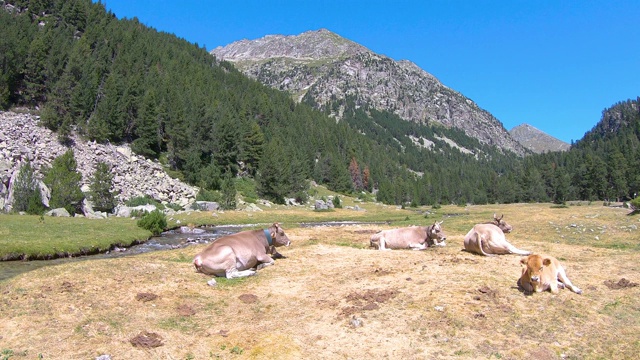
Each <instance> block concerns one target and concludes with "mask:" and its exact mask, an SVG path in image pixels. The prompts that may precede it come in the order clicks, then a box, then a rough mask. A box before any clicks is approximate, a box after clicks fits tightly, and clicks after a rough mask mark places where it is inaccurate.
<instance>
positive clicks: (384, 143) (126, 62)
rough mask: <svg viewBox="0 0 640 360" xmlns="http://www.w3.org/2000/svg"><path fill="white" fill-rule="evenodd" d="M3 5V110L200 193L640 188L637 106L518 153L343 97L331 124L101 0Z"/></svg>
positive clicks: (445, 196)
mask: <svg viewBox="0 0 640 360" xmlns="http://www.w3.org/2000/svg"><path fill="white" fill-rule="evenodd" d="M0 5H2V6H3V8H4V10H0V32H1V33H2V34H3V36H2V37H1V38H0V69H1V73H0V109H4V110H7V109H11V108H13V107H27V108H29V109H31V110H32V111H34V112H37V113H38V114H39V115H40V116H41V123H42V125H44V126H46V127H48V128H50V129H52V130H54V131H56V132H57V133H58V135H59V138H60V141H61V142H68V141H71V138H72V137H71V134H73V133H75V134H77V135H79V136H82V137H84V138H86V139H90V140H95V141H98V142H111V143H129V144H130V145H131V147H132V149H133V150H134V151H135V152H136V153H138V154H141V155H144V156H146V157H148V158H152V159H159V160H160V161H161V162H163V163H165V164H166V165H167V166H168V167H169V168H170V169H171V170H173V171H175V173H176V174H180V176H182V177H183V178H184V180H186V181H187V182H190V183H192V184H195V185H198V186H200V187H202V188H203V189H206V190H220V189H221V186H222V184H223V182H224V181H223V180H224V179H228V178H229V177H230V176H231V177H244V178H248V179H255V183H256V184H257V190H258V192H259V194H260V195H261V196H264V197H266V198H269V199H272V200H274V201H277V202H282V201H283V200H284V198H285V197H296V198H299V199H304V198H306V195H305V194H306V190H307V185H306V184H307V180H311V179H312V180H315V181H316V182H317V183H320V184H326V185H327V186H328V187H329V188H330V189H333V190H335V191H338V192H342V193H360V192H361V191H365V192H372V191H374V189H375V190H377V191H378V192H377V198H378V200H380V201H383V202H385V203H392V204H405V203H413V204H415V205H429V204H438V203H459V204H462V203H478V204H482V203H487V202H500V203H510V202H523V201H532V202H535V201H555V202H559V203H561V202H564V201H566V200H570V199H587V200H605V199H615V198H628V197H630V196H632V194H633V193H634V192H636V191H637V189H638V186H639V185H640V184H639V183H640V175H639V173H638V169H639V168H640V166H639V165H640V164H638V159H640V156H639V155H640V153H639V151H640V148H639V146H638V143H639V140H638V139H639V136H640V133H639V132H640V131H639V129H640V125H639V124H640V115H639V112H638V100H634V101H627V102H624V103H620V104H617V105H615V106H614V107H613V108H612V109H610V110H608V111H606V112H604V114H605V115H604V116H603V121H602V122H601V123H600V124H599V125H598V126H597V127H596V128H594V130H592V131H591V132H590V133H588V134H587V136H585V138H584V139H583V140H581V141H579V142H578V143H576V144H574V146H573V147H572V150H571V151H569V152H567V153H551V154H543V155H531V156H527V157H525V158H519V157H517V156H516V155H514V154H512V153H504V152H502V151H500V150H498V149H496V148H494V147H491V146H487V145H484V144H481V143H479V142H478V141H477V140H475V139H471V138H469V137H467V136H466V135H465V134H464V133H463V132H462V131H459V130H456V129H446V128H443V127H440V126H435V125H432V126H425V125H418V124H413V123H409V122H405V121H403V120H401V119H400V118H398V117H397V116H395V115H393V114H390V113H386V112H379V111H375V110H373V109H367V108H363V107H356V106H355V105H354V104H353V103H352V102H351V101H350V100H349V99H347V100H346V104H345V105H346V109H347V110H346V111H345V117H344V119H343V120H341V121H336V120H335V119H333V118H330V117H329V116H327V114H328V113H329V111H330V109H329V108H328V109H325V111H318V110H314V109H313V106H314V105H315V104H312V103H309V100H306V101H303V102H302V103H299V104H298V103H295V102H294V101H293V100H292V99H291V98H290V97H289V96H288V95H287V94H285V93H282V92H279V91H276V90H273V89H270V88H267V87H265V86H263V85H261V84H259V83H257V82H256V81H253V80H251V79H249V78H247V77H245V76H244V75H242V74H241V73H239V72H238V71H236V70H235V69H234V68H233V66H232V65H231V64H229V63H226V62H219V61H217V60H216V59H215V58H214V57H212V56H211V55H210V54H209V53H208V52H207V51H206V49H204V48H201V47H199V46H198V44H191V43H189V42H187V41H186V40H184V39H179V38H177V37H175V36H174V35H172V34H167V33H162V32H158V31H156V30H155V29H152V28H148V27H146V26H144V25H142V24H141V23H140V22H139V21H138V20H137V19H136V18H134V19H122V20H118V19H117V18H116V16H115V14H113V13H111V12H108V11H106V10H105V7H104V5H103V4H101V3H99V2H98V3H93V2H91V1H90V0H64V1H63V0H15V1H0ZM330 106H331V105H330ZM614 113H615V115H607V114H614ZM412 138H413V139H420V141H422V139H426V140H428V141H429V142H431V143H433V146H432V147H431V148H430V149H429V148H425V147H424V146H420V145H418V144H416V142H415V141H413V140H411V139H412ZM447 140H452V141H454V142H455V143H456V144H458V145H459V146H461V147H462V148H464V149H468V150H470V152H463V151H460V149H458V148H455V147H452V146H451V145H450V144H449V143H448V142H447Z"/></svg>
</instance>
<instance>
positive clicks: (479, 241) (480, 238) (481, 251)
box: [477, 234, 493, 256]
mask: <svg viewBox="0 0 640 360" xmlns="http://www.w3.org/2000/svg"><path fill="white" fill-rule="evenodd" d="M477 236H478V247H479V248H480V253H481V254H482V255H484V256H493V254H487V253H486V252H485V251H484V246H482V242H483V241H484V236H482V235H481V234H477Z"/></svg>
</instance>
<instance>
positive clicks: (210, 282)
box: [207, 279, 218, 286]
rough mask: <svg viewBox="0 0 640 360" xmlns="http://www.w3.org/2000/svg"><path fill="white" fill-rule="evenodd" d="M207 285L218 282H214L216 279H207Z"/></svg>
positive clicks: (213, 284)
mask: <svg viewBox="0 0 640 360" xmlns="http://www.w3.org/2000/svg"><path fill="white" fill-rule="evenodd" d="M207 285H209V286H216V285H218V283H217V282H216V279H211V280H209V281H207Z"/></svg>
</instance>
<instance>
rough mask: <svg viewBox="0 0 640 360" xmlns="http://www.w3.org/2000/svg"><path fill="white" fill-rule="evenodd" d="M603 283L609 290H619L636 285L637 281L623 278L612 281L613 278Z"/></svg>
mask: <svg viewBox="0 0 640 360" xmlns="http://www.w3.org/2000/svg"><path fill="white" fill-rule="evenodd" d="M604 284H605V285H606V286H607V287H608V288H609V289H611V290H619V289H625V288H630V287H636V286H638V283H635V282H631V281H629V280H627V279H625V278H622V279H620V280H618V282H614V281H613V280H606V281H605V282H604Z"/></svg>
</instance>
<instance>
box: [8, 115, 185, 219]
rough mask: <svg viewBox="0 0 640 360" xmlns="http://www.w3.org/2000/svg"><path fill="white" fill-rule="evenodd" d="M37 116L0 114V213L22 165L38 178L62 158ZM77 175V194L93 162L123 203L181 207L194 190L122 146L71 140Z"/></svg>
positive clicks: (86, 182) (85, 186)
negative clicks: (148, 201) (138, 200)
mask: <svg viewBox="0 0 640 360" xmlns="http://www.w3.org/2000/svg"><path fill="white" fill-rule="evenodd" d="M37 123H38V117H36V116H32V115H28V114H19V113H14V112H0V129H2V131H1V132H0V211H1V210H5V211H7V210H10V209H11V199H10V196H9V194H10V187H11V184H12V181H13V180H14V179H15V176H16V174H17V172H18V170H19V169H20V166H22V164H23V163H24V162H25V161H27V160H29V161H30V162H31V165H32V166H33V167H34V169H35V171H36V176H37V177H38V178H41V177H42V173H41V170H42V169H43V167H48V166H50V165H51V163H52V162H53V160H54V159H55V158H56V157H58V156H60V155H62V154H64V153H65V152H66V151H67V149H68V148H67V147H66V146H63V145H61V144H60V143H59V142H58V140H57V136H56V134H55V133H53V132H52V131H51V130H49V129H46V128H43V127H40V126H38V125H37ZM71 148H72V149H73V152H74V156H75V159H76V162H77V164H78V168H77V170H78V172H80V173H81V174H82V184H81V185H82V189H83V192H87V191H88V190H89V188H88V186H89V183H90V180H91V177H92V176H93V173H94V171H95V165H96V163H97V162H98V161H102V162H105V163H107V164H108V165H109V166H110V167H111V172H112V173H113V175H114V178H113V189H112V190H113V191H115V192H116V193H117V194H118V195H117V196H116V199H117V200H118V201H119V202H120V203H123V202H124V201H126V200H128V199H131V198H134V197H138V196H145V195H148V196H151V197H152V198H154V199H156V200H158V201H161V202H165V203H174V204H178V205H180V206H186V205H187V204H189V203H192V202H193V201H194V200H195V196H196V195H197V188H195V187H193V186H190V185H188V184H185V183H183V182H181V181H179V180H177V179H173V178H171V177H169V175H167V173H166V172H165V171H164V169H163V167H162V165H160V164H159V163H157V162H154V161H151V160H148V159H145V158H143V157H140V156H137V155H135V154H133V153H132V152H131V149H130V148H129V147H128V146H126V145H119V146H115V145H111V144H106V145H103V144H97V143H95V142H89V141H84V140H82V139H79V138H75V141H74V144H73V145H72V146H71Z"/></svg>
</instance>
